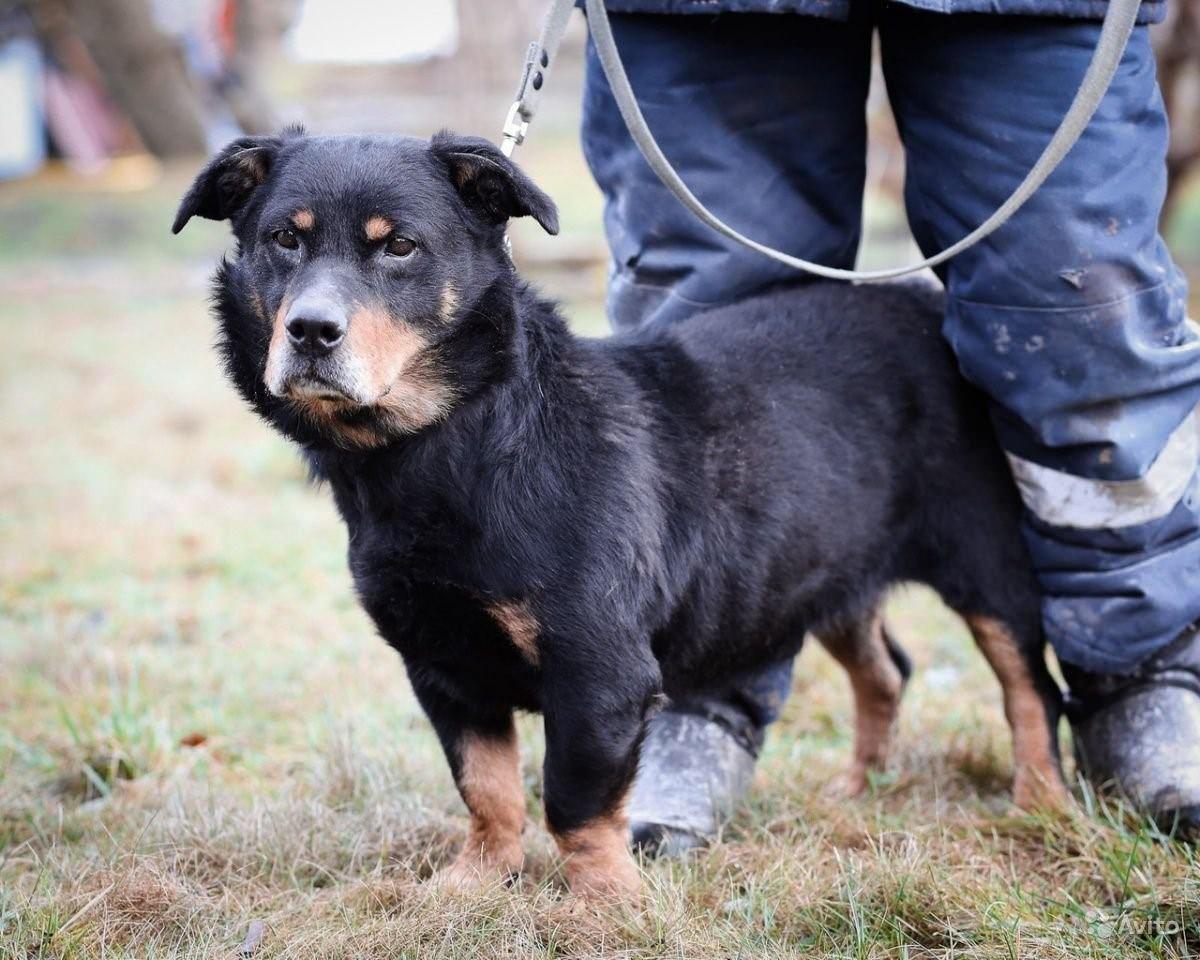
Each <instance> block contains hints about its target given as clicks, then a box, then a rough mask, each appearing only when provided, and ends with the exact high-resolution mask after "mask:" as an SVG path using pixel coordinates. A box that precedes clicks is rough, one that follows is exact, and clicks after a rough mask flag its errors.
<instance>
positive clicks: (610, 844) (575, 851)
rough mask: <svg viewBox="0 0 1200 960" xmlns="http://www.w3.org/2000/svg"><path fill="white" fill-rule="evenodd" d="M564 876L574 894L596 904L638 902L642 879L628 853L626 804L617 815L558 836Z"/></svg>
mask: <svg viewBox="0 0 1200 960" xmlns="http://www.w3.org/2000/svg"><path fill="white" fill-rule="evenodd" d="M554 842H555V843H556V844H558V850H559V853H561V854H562V855H563V858H564V863H563V872H564V874H565V875H566V878H567V884H568V885H569V886H570V888H571V892H572V893H576V894H579V895H580V896H583V897H586V898H588V899H596V900H626V901H628V900H636V899H637V898H638V896H639V895H640V894H641V890H642V878H641V877H640V876H639V875H638V871H637V864H636V863H635V862H634V859H633V854H631V853H630V852H629V818H628V817H627V816H626V815H625V805H624V800H622V802H621V803H620V804H619V805H618V808H617V810H616V811H614V812H613V813H610V814H606V815H604V816H600V817H597V818H596V819H595V820H592V821H591V822H590V823H586V824H584V825H583V826H582V827H579V828H578V829H576V830H571V831H568V832H567V833H563V834H555V835H554Z"/></svg>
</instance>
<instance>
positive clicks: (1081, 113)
mask: <svg viewBox="0 0 1200 960" xmlns="http://www.w3.org/2000/svg"><path fill="white" fill-rule="evenodd" d="M1140 3H1141V0H1109V5H1108V10H1107V11H1105V14H1104V23H1103V24H1102V26H1101V28H1100V39H1099V40H1098V41H1097V42H1096V50H1095V52H1094V53H1093V54H1092V60H1091V63H1089V64H1088V68H1087V72H1086V73H1085V74H1084V76H1083V80H1082V81H1081V82H1080V84H1079V90H1078V91H1076V93H1075V98H1074V99H1073V100H1072V101H1071V106H1070V107H1069V108H1068V109H1067V112H1066V115H1065V116H1064V117H1063V119H1062V123H1060V124H1059V127H1058V129H1057V130H1056V131H1055V132H1054V136H1053V137H1051V138H1050V142H1049V143H1048V144H1046V148H1045V150H1043V151H1042V155H1041V156H1040V157H1038V160H1037V163H1035V164H1034V165H1033V167H1032V168H1031V169H1030V171H1029V173H1028V174H1026V176H1025V179H1024V180H1022V181H1021V183H1020V185H1019V186H1018V187H1017V188H1016V190H1014V191H1013V192H1012V195H1011V196H1010V197H1009V198H1008V199H1007V200H1005V201H1004V203H1002V204H1001V205H1000V207H999V208H998V209H997V210H996V212H995V213H993V214H992V215H991V216H990V217H988V218H987V219H986V220H985V221H984V222H983V223H981V224H980V225H979V226H978V227H976V228H975V229H974V230H972V231H971V232H970V233H969V234H967V235H966V236H965V237H963V238H962V239H961V240H959V241H958V242H957V243H955V244H952V245H951V246H949V247H947V248H946V249H945V250H942V251H941V252H940V253H936V254H934V255H933V256H932V257H926V258H925V259H924V260H921V261H920V262H918V263H913V264H910V265H908V266H906V267H894V268H892V269H889V270H840V269H838V268H836V267H826V266H822V265H821V264H819V263H812V262H811V261H808V260H803V259H801V258H800V257H793V256H791V255H790V254H786V253H783V252H781V251H779V250H776V249H775V248H774V247H769V246H767V245H766V244H763V243H759V242H758V241H757V240H752V239H751V238H749V237H747V236H745V235H743V234H741V233H739V232H738V231H737V230H735V229H734V228H733V227H731V226H729V224H727V223H725V221H723V220H721V219H720V218H719V217H718V216H716V214H714V213H712V211H710V210H709V209H708V208H707V207H705V206H704V204H702V203H701V202H700V201H699V200H698V199H697V198H696V196H695V194H693V193H692V191H691V190H689V189H688V186H687V184H686V183H684V182H683V180H682V178H680V176H679V174H678V173H677V172H676V171H675V168H674V167H672V166H671V163H670V161H669V160H667V158H666V156H665V155H664V154H663V152H662V150H661V149H660V147H659V146H658V143H657V142H656V141H655V139H654V134H652V133H651V132H650V128H649V126H647V124H646V118H645V117H643V116H642V111H641V108H640V107H639V106H638V103H637V98H636V97H635V96H634V92H633V88H632V87H631V86H630V84H629V77H628V76H627V75H626V73H625V67H624V65H623V64H622V63H621V57H620V54H619V53H618V52H617V44H616V41H615V40H614V39H613V34H612V27H611V25H610V24H609V22H608V12H607V11H606V10H605V9H604V0H585V2H584V5H585V8H586V10H587V17H588V26H589V27H590V29H591V32H592V42H593V43H594V44H595V47H596V54H597V56H598V57H599V59H600V66H601V68H602V69H603V70H604V75H605V77H606V78H607V79H608V84H609V86H610V87H611V88H612V92H613V98H614V99H615V100H616V102H617V108H618V109H619V110H620V111H621V117H622V119H624V121H625V126H626V127H627V128H628V129H629V135H630V136H631V137H632V138H633V141H634V143H636V144H637V146H638V149H639V150H640V151H641V153H642V156H643V157H645V158H646V162H647V163H648V164H649V165H650V169H651V170H653V171H654V173H655V175H656V176H657V177H658V179H659V180H661V181H662V182H663V184H664V185H665V186H666V187H667V189H668V190H670V191H671V192H672V193H673V194H675V196H676V197H677V198H678V200H679V202H680V203H682V204H683V205H684V206H685V207H687V209H688V210H690V211H691V212H692V213H694V214H695V215H696V216H697V217H699V218H700V219H701V220H703V221H704V222H705V223H706V224H708V225H709V226H710V227H712V228H713V229H714V230H716V231H717V232H718V233H721V234H724V235H725V236H726V237H729V238H730V239H731V240H734V241H736V242H737V243H740V244H742V245H743V246H745V247H749V248H750V249H751V250H757V251H758V252H759V253H761V254H764V255H766V256H768V257H770V258H771V259H772V260H777V261H778V262H780V263H782V264H785V265H786V266H789V267H792V268H794V269H796V270H803V271H805V272H807V273H814V274H816V275H818V276H821V277H829V278H830V279H833V280H890V279H892V278H895V277H902V276H905V275H907V274H910V273H917V272H919V271H921V270H924V269H926V268H928V267H933V266H937V265H938V264H939V263H944V262H945V261H946V260H949V259H950V258H951V257H953V256H955V255H956V254H959V253H961V252H962V251H963V250H966V249H967V248H968V247H971V246H974V245H975V244H976V243H978V242H979V241H980V240H982V239H983V238H984V237H987V236H988V235H990V234H991V233H993V232H995V231H996V230H998V229H999V228H1000V227H1001V226H1003V225H1004V224H1005V223H1006V222H1007V221H1008V219H1009V218H1010V217H1011V216H1012V215H1013V214H1014V213H1016V212H1017V211H1018V210H1019V209H1020V208H1021V207H1022V205H1024V203H1025V201H1026V200H1028V199H1029V198H1030V197H1031V196H1032V195H1033V193H1034V192H1035V191H1036V190H1037V188H1038V187H1040V186H1041V185H1042V184H1043V183H1044V182H1045V181H1046V178H1047V177H1049V176H1050V174H1052V173H1053V172H1054V170H1055V168H1056V167H1057V166H1058V165H1059V164H1060V163H1061V162H1062V159H1063V157H1065V156H1066V155H1067V152H1068V151H1069V150H1070V149H1071V147H1073V146H1074V145H1075V142H1076V141H1077V140H1078V139H1079V137H1080V135H1081V134H1082V133H1083V131H1084V129H1085V128H1086V127H1087V125H1088V122H1089V121H1090V120H1091V119H1092V114H1094V113H1095V112H1096V108H1097V107H1098V106H1099V105H1100V101H1101V100H1103V99H1104V94H1105V93H1106V92H1107V91H1108V88H1109V85H1110V84H1111V83H1112V79H1113V77H1114V76H1115V75H1116V72H1117V67H1118V66H1119V65H1120V63H1121V57H1122V55H1123V54H1124V52H1125V46H1126V44H1127V43H1128V42H1129V37H1130V34H1132V32H1133V27H1134V24H1135V23H1136V22H1137V13H1138V7H1139V5H1140ZM573 8H574V0H551V3H550V8H549V10H547V12H546V18H545V20H544V21H543V22H542V32H541V34H540V35H539V37H538V39H537V40H536V41H535V42H534V43H532V44H530V47H529V51H528V53H527V54H526V57H525V69H524V72H523V73H522V76H521V84H520V86H519V87H518V88H517V98H516V101H515V102H514V103H513V105H512V108H511V109H510V110H509V113H508V118H507V120H506V121H505V124H504V131H503V139H502V141H501V149H502V150H503V151H504V153H505V154H506V155H510V154H511V153H512V151H513V148H514V147H516V146H517V145H518V144H520V143H522V142H523V141H524V139H525V136H526V134H527V133H528V130H529V123H530V121H531V120H532V119H533V115H534V113H535V112H536V110H537V105H538V101H539V100H540V99H541V91H542V90H543V89H544V87H545V84H546V78H547V75H548V73H549V69H550V67H551V65H552V64H553V62H554V59H555V57H556V55H557V52H558V45H559V43H560V41H561V40H562V36H563V32H564V31H565V30H566V28H567V21H568V20H569V18H570V15H571V10H572V9H573Z"/></svg>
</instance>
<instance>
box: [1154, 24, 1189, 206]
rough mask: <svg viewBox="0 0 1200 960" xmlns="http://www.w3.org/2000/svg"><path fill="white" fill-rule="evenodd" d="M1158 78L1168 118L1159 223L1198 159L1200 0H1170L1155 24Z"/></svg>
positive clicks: (1172, 204)
mask: <svg viewBox="0 0 1200 960" xmlns="http://www.w3.org/2000/svg"><path fill="white" fill-rule="evenodd" d="M1153 36H1154V41H1155V43H1154V47H1155V53H1156V54H1157V57H1158V80H1159V84H1160V85H1161V86H1162V92H1163V100H1164V102H1165V103H1166V107H1167V116H1168V117H1169V118H1170V121H1171V147H1170V149H1169V151H1168V152H1167V177H1168V179H1167V198H1166V201H1165V203H1164V204H1163V212H1162V223H1163V225H1164V227H1165V225H1166V224H1167V223H1168V222H1169V221H1170V218H1171V214H1172V213H1173V212H1174V210H1175V205H1176V201H1177V200H1178V198H1179V188H1180V187H1181V186H1183V182H1184V180H1185V179H1186V178H1187V176H1188V174H1189V173H1190V172H1191V171H1192V169H1193V168H1194V167H1195V166H1196V165H1197V163H1198V162H1200V0H1172V2H1171V3H1170V4H1169V5H1168V7H1167V19H1166V21H1165V22H1163V23H1161V24H1159V25H1158V26H1156V27H1155V28H1154V33H1153Z"/></svg>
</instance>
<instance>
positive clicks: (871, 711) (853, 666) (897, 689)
mask: <svg viewBox="0 0 1200 960" xmlns="http://www.w3.org/2000/svg"><path fill="white" fill-rule="evenodd" d="M817 639H818V640H819V641H820V643H821V645H822V646H823V647H825V649H826V650H828V651H829V653H830V654H831V655H832V656H833V658H834V659H835V660H837V662H838V663H840V664H841V665H842V667H843V668H844V669H845V671H846V675H847V676H848V677H849V679H850V688H851V690H853V692H854V759H853V761H852V762H851V764H850V766H849V767H848V768H847V769H846V771H845V772H844V773H843V774H842V775H841V776H840V777H839V778H838V779H837V780H836V781H835V782H834V783H833V784H831V792H832V793H834V794H835V795H840V796H845V797H853V796H858V795H859V794H860V793H862V792H863V791H864V790H866V789H867V784H868V778H867V774H868V772H869V771H871V770H882V769H883V768H884V766H885V765H886V764H887V757H888V751H889V749H890V747H891V742H892V732H893V729H894V727H895V723H896V717H897V715H898V713H899V711H900V697H901V695H902V694H903V692H904V677H903V675H902V674H901V673H900V669H899V668H898V667H897V666H896V664H895V663H894V662H893V661H892V657H891V654H890V653H888V649H887V644H886V642H885V641H884V638H883V618H882V617H881V616H880V615H879V614H876V615H875V616H873V617H872V618H871V619H869V620H864V621H862V622H860V623H855V624H852V625H850V626H849V627H847V628H845V629H843V630H835V631H828V632H825V633H820V634H818V635H817Z"/></svg>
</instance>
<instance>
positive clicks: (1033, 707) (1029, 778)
mask: <svg viewBox="0 0 1200 960" xmlns="http://www.w3.org/2000/svg"><path fill="white" fill-rule="evenodd" d="M963 619H964V620H966V622H967V626H969V627H970V628H971V633H972V634H974V636H975V642H976V643H977V644H978V645H979V649H980V650H982V651H983V655H984V657H986V658H987V661H988V663H989V664H990V665H991V667H992V670H993V671H994V672H995V674H996V678H997V679H998V680H999V681H1000V687H1001V690H1002V691H1003V694H1004V715H1005V716H1006V717H1007V718H1008V725H1009V727H1010V728H1011V729H1012V738H1013V766H1014V770H1013V799H1014V800H1015V801H1016V803H1017V805H1018V806H1020V807H1022V808H1024V809H1027V810H1028V809H1032V808H1035V807H1051V808H1059V807H1063V806H1066V805H1067V803H1068V802H1069V795H1068V793H1067V788H1066V785H1065V784H1064V783H1063V780H1062V773H1061V771H1060V770H1059V765H1058V761H1057V760H1056V759H1055V753H1054V736H1055V732H1054V731H1053V730H1051V728H1050V723H1049V721H1048V718H1047V717H1046V708H1045V705H1044V704H1043V702H1042V698H1041V696H1040V695H1039V694H1038V691H1037V687H1036V686H1035V685H1034V682H1033V678H1032V677H1031V676H1030V673H1029V667H1028V665H1027V664H1026V663H1025V660H1024V659H1023V658H1022V656H1021V651H1020V648H1019V647H1018V645H1017V641H1016V639H1015V638H1014V637H1013V635H1012V631H1011V630H1009V628H1008V627H1007V626H1006V625H1005V624H1004V623H1002V622H1001V621H999V620H996V619H994V618H993V617H985V616H979V615H972V614H964V615H963Z"/></svg>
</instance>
